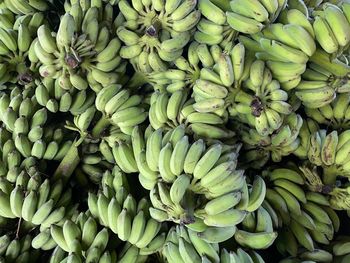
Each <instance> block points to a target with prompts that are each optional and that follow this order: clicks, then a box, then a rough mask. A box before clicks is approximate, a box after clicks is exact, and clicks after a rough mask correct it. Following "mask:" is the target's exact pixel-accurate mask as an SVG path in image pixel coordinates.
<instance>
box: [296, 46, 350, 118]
mask: <svg viewBox="0 0 350 263" xmlns="http://www.w3.org/2000/svg"><path fill="white" fill-rule="evenodd" d="M319 54H322V53H319ZM323 55H324V54H323ZM320 56H321V55H320ZM324 59H327V56H326V57H325V58H324ZM319 63H320V62H318V63H314V62H311V63H309V65H308V67H307V69H306V71H305V72H304V74H303V75H302V81H301V82H300V83H299V84H298V86H297V87H296V92H295V94H296V96H297V97H298V98H299V99H300V100H301V101H302V102H303V105H304V106H305V109H306V110H307V111H308V110H309V109H311V111H312V110H314V109H316V108H320V107H323V106H326V105H328V104H330V103H331V102H333V101H334V99H335V98H336V95H341V94H342V93H345V94H346V93H348V92H349V84H348V79H347V74H348V69H347V66H346V65H345V64H341V63H337V60H333V61H332V63H331V64H328V65H327V64H324V63H322V62H321V63H322V64H319ZM332 67H333V68H334V69H332Z"/></svg>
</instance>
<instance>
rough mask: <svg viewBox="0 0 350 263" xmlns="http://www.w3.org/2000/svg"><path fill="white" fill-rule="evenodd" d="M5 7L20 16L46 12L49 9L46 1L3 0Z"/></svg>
mask: <svg viewBox="0 0 350 263" xmlns="http://www.w3.org/2000/svg"><path fill="white" fill-rule="evenodd" d="M3 4H4V6H6V8H8V9H9V10H10V11H11V12H13V13H15V14H19V15H30V14H33V13H36V12H38V11H41V12H44V11H46V10H47V9H48V8H49V3H48V1H45V0H36V1H33V0H14V1H12V0H3Z"/></svg>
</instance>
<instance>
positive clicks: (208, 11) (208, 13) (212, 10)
mask: <svg viewBox="0 0 350 263" xmlns="http://www.w3.org/2000/svg"><path fill="white" fill-rule="evenodd" d="M198 10H199V11H201V13H202V15H203V16H204V17H206V18H207V19H209V20H210V21H212V22H214V23H215V24H218V25H224V24H225V23H226V15H225V13H224V11H223V10H222V9H220V8H219V7H218V6H217V5H215V4H214V3H212V2H211V1H210V0H200V1H198Z"/></svg>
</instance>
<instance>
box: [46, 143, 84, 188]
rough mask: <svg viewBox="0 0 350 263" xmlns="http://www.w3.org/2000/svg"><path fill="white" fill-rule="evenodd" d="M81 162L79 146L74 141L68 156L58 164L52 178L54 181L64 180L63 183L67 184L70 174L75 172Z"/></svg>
mask: <svg viewBox="0 0 350 263" xmlns="http://www.w3.org/2000/svg"><path fill="white" fill-rule="evenodd" d="M79 162H80V156H79V151H78V146H76V144H75V141H74V142H73V143H72V146H71V147H70V149H69V150H68V152H67V154H66V156H65V157H64V158H63V160H62V161H61V163H60V164H59V165H58V167H57V169H56V171H55V173H54V175H53V178H52V179H53V181H58V180H62V181H63V184H66V183H67V181H68V179H69V178H70V176H71V175H72V174H73V172H74V170H75V168H76V167H77V166H78V164H79Z"/></svg>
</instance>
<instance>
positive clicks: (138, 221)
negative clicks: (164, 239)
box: [128, 211, 147, 244]
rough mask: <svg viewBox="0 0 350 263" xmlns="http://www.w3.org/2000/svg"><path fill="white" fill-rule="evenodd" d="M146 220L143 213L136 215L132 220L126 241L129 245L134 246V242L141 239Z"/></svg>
mask: <svg viewBox="0 0 350 263" xmlns="http://www.w3.org/2000/svg"><path fill="white" fill-rule="evenodd" d="M146 223H147V222H146V218H145V214H144V212H143V211H140V212H138V213H137V215H136V216H135V217H134V219H133V220H132V226H131V232H130V237H129V239H128V241H129V242H130V243H131V244H136V242H137V241H138V240H139V239H140V238H141V237H142V235H143V233H144V230H145V227H146Z"/></svg>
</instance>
